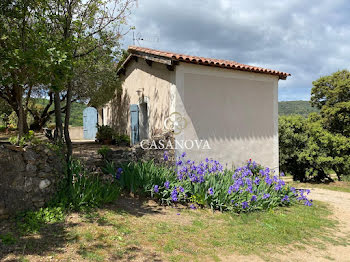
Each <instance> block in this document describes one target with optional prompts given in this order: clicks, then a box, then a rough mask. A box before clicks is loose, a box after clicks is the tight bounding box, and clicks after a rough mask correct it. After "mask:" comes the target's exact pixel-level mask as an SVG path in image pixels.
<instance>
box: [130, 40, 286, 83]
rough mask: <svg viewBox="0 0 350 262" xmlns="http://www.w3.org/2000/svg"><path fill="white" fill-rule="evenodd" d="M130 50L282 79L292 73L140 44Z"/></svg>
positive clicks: (133, 52) (131, 51)
mask: <svg viewBox="0 0 350 262" xmlns="http://www.w3.org/2000/svg"><path fill="white" fill-rule="evenodd" d="M128 50H129V52H130V53H132V54H135V53H145V54H150V55H156V56H160V57H163V58H169V59H172V60H174V61H179V62H185V63H192V64H199V65H207V66H216V67H221V68H229V69H234V70H241V71H249V72H255V73H263V74H270V75H277V76H279V78H280V79H286V78H287V76H290V75H291V74H289V73H285V72H281V71H277V70H272V69H267V68H262V67H257V66H250V65H245V64H240V63H237V62H235V61H230V60H222V59H214V58H206V57H200V56H191V55H183V54H177V53H173V52H166V51H160V50H155V49H150V48H145V47H139V46H129V49H128Z"/></svg>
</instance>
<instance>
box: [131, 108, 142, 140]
mask: <svg viewBox="0 0 350 262" xmlns="http://www.w3.org/2000/svg"><path fill="white" fill-rule="evenodd" d="M130 123H131V143H132V144H137V143H138V142H140V136H139V106H138V105H130Z"/></svg>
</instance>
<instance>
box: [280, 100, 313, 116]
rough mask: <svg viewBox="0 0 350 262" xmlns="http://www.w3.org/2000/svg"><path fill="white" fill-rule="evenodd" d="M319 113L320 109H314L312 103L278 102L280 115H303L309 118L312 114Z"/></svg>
mask: <svg viewBox="0 0 350 262" xmlns="http://www.w3.org/2000/svg"><path fill="white" fill-rule="evenodd" d="M314 112H319V109H317V108H315V107H312V106H311V103H310V101H301V100H299V101H281V102H278V114H279V115H280V116H283V115H296V114H297V115H302V116H303V117H307V116H308V115H309V114H310V113H314Z"/></svg>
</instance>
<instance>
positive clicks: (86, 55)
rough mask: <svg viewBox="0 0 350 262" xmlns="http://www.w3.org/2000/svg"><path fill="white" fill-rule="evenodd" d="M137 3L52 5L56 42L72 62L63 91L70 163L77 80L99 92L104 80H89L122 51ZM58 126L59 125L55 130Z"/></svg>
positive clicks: (100, 0) (57, 0)
mask: <svg viewBox="0 0 350 262" xmlns="http://www.w3.org/2000/svg"><path fill="white" fill-rule="evenodd" d="M134 2H135V1H134V0H122V1H120V0H113V1H107V0H90V1H83V0H65V1H63V0H52V1H49V8H48V14H47V17H48V18H49V19H50V23H51V34H52V35H53V36H54V39H53V41H55V42H56V43H60V46H63V47H65V52H66V55H67V57H68V60H69V61H71V63H70V70H69V73H66V76H68V77H67V81H66V83H65V88H64V90H63V92H64V96H65V101H66V105H65V119H64V139H65V141H66V146H67V159H70V157H71V154H72V145H71V140H70V136H69V120H70V112H71V103H72V100H73V99H74V97H73V96H74V90H76V89H77V88H82V87H81V86H79V85H77V81H76V80H77V79H85V80H86V79H88V80H87V81H80V83H84V82H85V83H89V82H91V80H92V79H95V81H93V83H92V84H91V85H90V87H91V86H92V87H93V88H95V89H96V88H97V89H98V88H99V87H100V86H101V84H102V83H103V81H102V78H101V77H99V78H97V79H96V78H93V77H90V76H89V77H86V76H88V75H89V73H90V74H91V72H94V69H92V68H95V71H96V72H98V73H101V72H102V71H101V68H103V66H102V64H103V62H107V66H108V65H111V64H112V61H113V58H114V57H115V56H116V54H117V53H118V51H119V41H120V39H121V37H122V36H123V35H124V34H125V33H126V32H128V30H129V29H131V28H130V27H127V26H126V18H127V16H128V14H129V10H130V7H131V6H132V4H133V3H134ZM95 65H96V66H95ZM98 66H100V68H98ZM84 70H85V73H84ZM108 72H111V71H110V70H109V71H108ZM79 76H80V77H79ZM112 80H113V79H112ZM109 83H111V81H109ZM104 86H106V85H105V84H104ZM54 100H55V105H56V104H57V105H58V104H60V103H59V102H60V101H59V100H58V99H57V103H56V98H55V99H54ZM57 112H61V110H57ZM57 117H58V116H56V119H57ZM57 125H59V123H57V122H56V128H57Z"/></svg>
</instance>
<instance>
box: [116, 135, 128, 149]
mask: <svg viewBox="0 0 350 262" xmlns="http://www.w3.org/2000/svg"><path fill="white" fill-rule="evenodd" d="M115 143H116V145H118V146H129V145H130V137H129V136H128V135H124V134H122V135H116V136H115Z"/></svg>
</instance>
